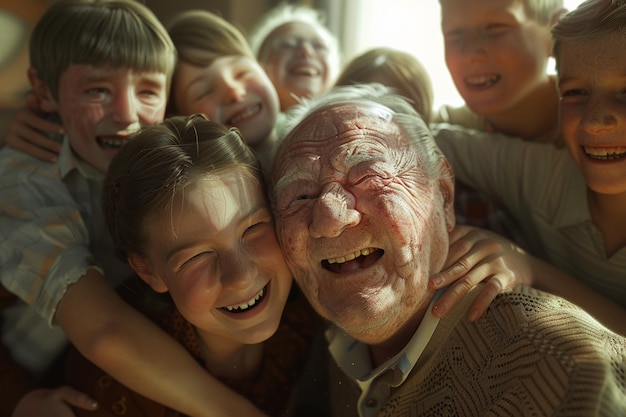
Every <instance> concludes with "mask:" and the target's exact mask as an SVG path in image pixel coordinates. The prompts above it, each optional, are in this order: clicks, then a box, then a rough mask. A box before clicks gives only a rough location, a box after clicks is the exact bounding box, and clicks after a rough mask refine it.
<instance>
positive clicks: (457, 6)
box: [441, 0, 552, 116]
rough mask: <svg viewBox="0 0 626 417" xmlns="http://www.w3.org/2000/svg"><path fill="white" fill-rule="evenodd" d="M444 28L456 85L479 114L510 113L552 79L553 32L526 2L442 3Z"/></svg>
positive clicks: (461, 0)
mask: <svg viewBox="0 0 626 417" xmlns="http://www.w3.org/2000/svg"><path fill="white" fill-rule="evenodd" d="M441 29H442V33H443V37H444V46H445V59H446V64H447V66H448V70H449V72H450V75H451V76H452V80H453V81H454V84H455V86H456V88H457V90H458V91H459V94H460V95H461V96H462V97H463V100H465V102H466V104H467V106H468V107H469V108H470V109H471V110H472V111H474V112H475V113H477V114H480V115H482V116H493V115H497V114H498V113H501V112H504V111H506V110H509V109H510V108H511V107H512V106H514V105H515V104H517V103H519V102H520V101H521V100H522V99H523V98H524V97H526V96H528V94H530V92H532V91H533V90H534V89H535V88H537V86H538V85H539V84H541V83H543V82H545V81H546V80H547V78H548V73H547V71H546V68H547V62H548V58H549V57H550V54H551V48H552V38H551V35H550V27H549V25H542V24H540V23H539V22H537V21H536V20H534V19H531V18H529V17H528V16H527V14H526V11H525V8H524V3H523V2H522V1H521V0H478V1H477V0H473V1H467V0H441Z"/></svg>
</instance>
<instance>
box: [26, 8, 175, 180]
mask: <svg viewBox="0 0 626 417" xmlns="http://www.w3.org/2000/svg"><path fill="white" fill-rule="evenodd" d="M175 60H176V52H175V49H174V46H173V44H172V42H171V40H170V38H169V36H168V34H167V31H166V30H165V28H164V27H163V26H162V25H161V23H160V22H159V21H158V19H157V18H156V17H155V16H154V14H153V13H152V12H151V11H150V10H149V9H147V8H146V7H145V6H143V5H141V4H139V3H138V2H136V1H133V0H59V1H57V2H54V3H53V4H52V5H51V6H50V8H49V9H48V10H47V11H46V13H45V14H44V15H43V16H42V18H41V19H40V20H39V22H38V23H37V25H36V26H35V28H34V29H33V33H32V35H31V40H30V65H31V67H30V68H29V78H30V80H31V83H32V85H33V89H34V91H35V92H36V93H37V94H38V96H39V97H40V99H41V101H42V107H43V109H44V110H46V111H48V112H56V113H58V114H59V116H60V118H61V121H62V123H63V126H64V129H65V131H66V133H67V136H68V139H69V141H70V144H71V145H72V148H73V149H74V151H75V153H76V154H77V155H78V156H79V157H80V158H82V159H83V160H85V161H87V162H88V163H89V164H91V165H93V166H94V167H96V168H97V169H99V170H101V171H106V168H107V166H108V164H109V161H110V159H111V157H112V155H113V154H115V152H116V151H117V149H118V148H119V147H120V146H121V144H123V143H124V142H125V141H126V139H127V136H128V135H129V134H130V133H133V132H134V131H136V130H138V129H139V127H140V126H141V125H147V124H154V123H157V122H160V121H161V120H163V116H164V112H165V104H166V100H167V93H168V88H169V81H170V78H171V73H172V71H173V68H174V65H175Z"/></svg>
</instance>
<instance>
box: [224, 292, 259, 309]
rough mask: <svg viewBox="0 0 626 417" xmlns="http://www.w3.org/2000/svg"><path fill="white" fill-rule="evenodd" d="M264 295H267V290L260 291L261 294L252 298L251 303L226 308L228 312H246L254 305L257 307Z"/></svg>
mask: <svg viewBox="0 0 626 417" xmlns="http://www.w3.org/2000/svg"><path fill="white" fill-rule="evenodd" d="M264 294H265V288H263V289H262V290H261V291H259V293H258V294H257V295H256V296H255V297H253V298H251V299H250V300H249V301H247V302H245V303H243V304H238V305H232V306H226V307H224V308H225V309H226V310H228V311H237V312H241V311H245V310H247V309H249V308H250V307H252V306H253V305H255V304H256V303H258V302H259V301H260V300H261V298H263V295H264Z"/></svg>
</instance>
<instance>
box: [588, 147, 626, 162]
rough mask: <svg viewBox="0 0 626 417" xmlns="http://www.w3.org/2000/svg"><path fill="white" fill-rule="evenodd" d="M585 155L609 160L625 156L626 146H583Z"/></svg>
mask: <svg viewBox="0 0 626 417" xmlns="http://www.w3.org/2000/svg"><path fill="white" fill-rule="evenodd" d="M583 149H584V151H585V153H586V154H587V156H589V157H590V158H592V159H601V160H611V159H619V158H623V157H624V156H626V147H622V146H618V147H613V148H591V147H587V146H583Z"/></svg>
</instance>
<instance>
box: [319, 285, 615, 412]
mask: <svg viewBox="0 0 626 417" xmlns="http://www.w3.org/2000/svg"><path fill="white" fill-rule="evenodd" d="M476 294H477V291H473V294H471V296H469V297H466V300H464V302H463V303H462V305H458V306H457V307H456V308H455V309H454V311H452V312H451V313H450V314H448V315H447V316H446V317H444V318H443V319H441V320H440V322H439V325H438V326H437V329H436V331H435V333H434V334H433V337H432V338H431V340H430V342H429V343H428V345H427V346H426V350H425V351H424V352H423V354H422V355H421V357H420V358H419V360H418V362H417V363H416V365H415V367H414V368H413V371H412V372H411V374H410V375H409V377H408V378H407V380H406V381H405V382H404V384H402V385H401V386H400V387H399V388H397V389H395V391H394V392H392V394H391V397H390V398H389V400H388V401H387V403H386V404H385V405H384V406H383V408H382V409H381V410H380V411H379V413H378V414H377V416H380V417H382V416H390V417H391V416H393V417H401V416H407V417H409V416H410V417H417V416H432V417H445V416H454V417H465V416H467V417H479V416H480V417H482V416H490V417H492V416H493V417H495V416H507V417H510V416H559V417H561V416H562V417H591V416H606V417H616V416H626V338H624V337H621V336H618V335H616V334H615V333H612V332H611V331H609V330H607V329H606V328H604V327H602V326H601V325H600V324H599V323H598V322H596V321H595V320H594V319H593V318H591V317H590V316H589V315H588V314H587V313H585V312H584V311H583V310H581V309H580V308H578V307H576V306H575V305H573V304H571V303H569V302H567V301H565V300H563V299H561V298H558V297H555V296H552V295H549V294H546V293H543V292H540V291H538V290H535V289H532V288H529V287H518V288H516V289H515V290H514V291H513V292H511V293H506V294H501V295H499V296H498V297H497V298H496V299H495V300H494V302H493V303H492V305H491V307H490V308H489V310H488V312H487V313H486V314H485V315H484V316H483V317H482V318H481V319H480V320H478V321H477V322H476V323H473V324H472V323H469V322H468V321H467V320H466V319H465V312H466V311H467V308H468V307H469V305H470V304H471V302H472V301H473V299H474V298H475V296H476ZM624 319H625V320H626V317H625V318H624ZM331 378H340V379H341V381H340V383H336V380H333V379H331V381H333V383H332V384H331V386H332V387H334V389H332V390H331V398H332V404H333V406H332V408H333V415H334V416H336V417H339V416H342V417H347V416H356V415H357V410H356V403H357V398H358V394H359V391H358V388H357V387H356V386H355V384H354V383H352V382H350V381H348V379H347V377H346V376H345V374H343V373H342V372H341V371H340V370H338V368H337V367H336V366H331Z"/></svg>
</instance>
